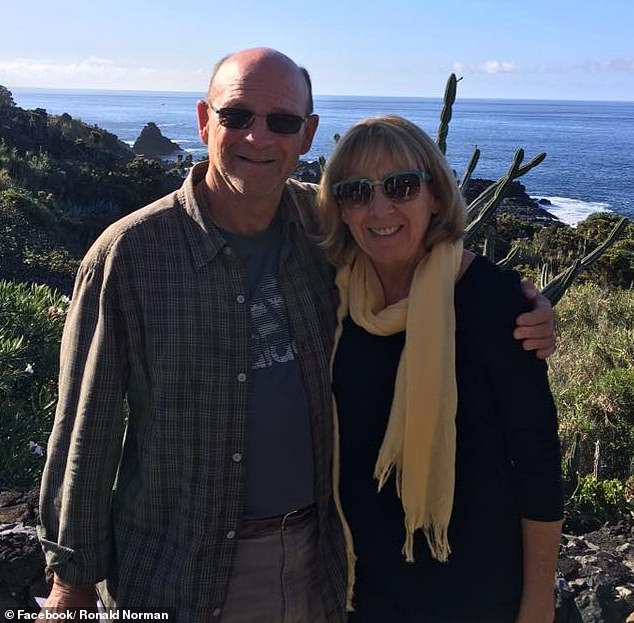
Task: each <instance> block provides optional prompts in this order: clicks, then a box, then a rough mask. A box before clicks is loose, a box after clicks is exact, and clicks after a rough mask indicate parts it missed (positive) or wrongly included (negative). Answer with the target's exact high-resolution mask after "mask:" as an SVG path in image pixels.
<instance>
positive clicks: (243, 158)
mask: <svg viewBox="0 0 634 623" xmlns="http://www.w3.org/2000/svg"><path fill="white" fill-rule="evenodd" d="M238 158H240V160H244V161H246V162H250V163H251V164H271V163H272V162H275V160H273V159H270V160H256V159H255V158H247V157H246V156H238Z"/></svg>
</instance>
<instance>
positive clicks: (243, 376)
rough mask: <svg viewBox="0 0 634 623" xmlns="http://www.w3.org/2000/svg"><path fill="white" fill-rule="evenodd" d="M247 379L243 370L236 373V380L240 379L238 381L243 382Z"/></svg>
mask: <svg viewBox="0 0 634 623" xmlns="http://www.w3.org/2000/svg"><path fill="white" fill-rule="evenodd" d="M246 380H247V375H246V374H245V373H244V372H240V374H238V381H240V383H244V382H245V381H246Z"/></svg>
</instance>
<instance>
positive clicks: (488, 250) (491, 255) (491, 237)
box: [482, 225, 495, 262]
mask: <svg viewBox="0 0 634 623" xmlns="http://www.w3.org/2000/svg"><path fill="white" fill-rule="evenodd" d="M482 255H484V257H486V258H487V259H489V260H491V261H492V262H495V227H493V225H489V226H488V227H487V235H486V238H485V239H484V248H483V249H482Z"/></svg>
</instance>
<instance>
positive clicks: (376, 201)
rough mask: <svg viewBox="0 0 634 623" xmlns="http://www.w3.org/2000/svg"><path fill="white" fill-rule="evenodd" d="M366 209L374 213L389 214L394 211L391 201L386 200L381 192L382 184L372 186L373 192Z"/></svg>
mask: <svg viewBox="0 0 634 623" xmlns="http://www.w3.org/2000/svg"><path fill="white" fill-rule="evenodd" d="M368 208H369V209H370V210H372V211H373V212H376V213H382V212H391V211H392V210H393V209H394V204H393V203H392V200H391V199H388V198H387V197H386V196H385V193H384V192H383V185H382V184H377V185H376V186H374V192H373V193H372V198H371V199H370V205H369V206H368Z"/></svg>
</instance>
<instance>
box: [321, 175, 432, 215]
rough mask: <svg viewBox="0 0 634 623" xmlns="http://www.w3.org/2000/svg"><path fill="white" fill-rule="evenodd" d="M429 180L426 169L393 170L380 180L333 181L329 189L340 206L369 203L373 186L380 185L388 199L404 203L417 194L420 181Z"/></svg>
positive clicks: (365, 204) (429, 176) (372, 195)
mask: <svg viewBox="0 0 634 623" xmlns="http://www.w3.org/2000/svg"><path fill="white" fill-rule="evenodd" d="M430 181H431V175H430V174H429V173H427V171H395V172H393V173H388V174H387V175H384V176H383V177H382V178H381V179H380V180H367V179H364V178H359V179H351V180H343V181H341V182H335V183H334V184H333V185H332V186H331V190H332V194H333V195H334V197H335V201H336V202H337V203H338V204H339V206H340V207H350V206H367V205H369V204H370V202H371V201H372V197H374V187H375V186H381V188H382V189H383V194H384V195H385V196H386V197H387V198H388V199H389V200H390V201H394V202H395V203H405V202H406V201H411V200H412V199H415V198H416V197H417V196H418V194H419V193H420V187H421V183H422V182H430Z"/></svg>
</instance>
